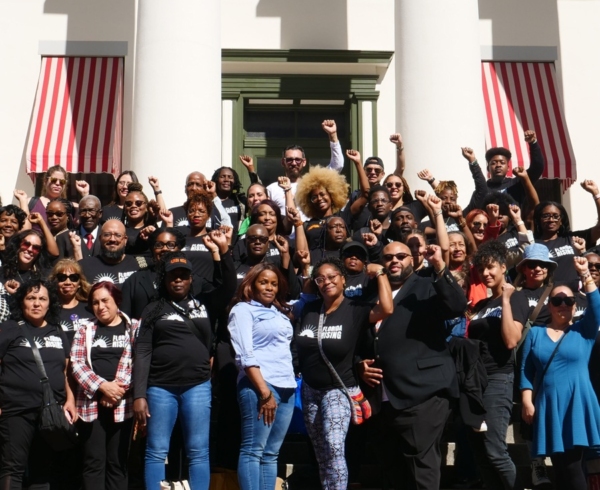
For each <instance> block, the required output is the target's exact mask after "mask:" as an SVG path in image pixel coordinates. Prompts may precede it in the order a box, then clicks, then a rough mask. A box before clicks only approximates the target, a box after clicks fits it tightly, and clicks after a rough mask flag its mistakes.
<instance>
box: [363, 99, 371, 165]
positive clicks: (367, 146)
mask: <svg viewBox="0 0 600 490" xmlns="http://www.w3.org/2000/svg"><path fill="white" fill-rule="evenodd" d="M360 109H361V111H360V113H361V118H360V119H361V125H362V141H361V151H362V155H361V156H362V159H363V161H364V160H365V158H369V157H370V156H373V102H371V101H370V100H361V101H360Z"/></svg>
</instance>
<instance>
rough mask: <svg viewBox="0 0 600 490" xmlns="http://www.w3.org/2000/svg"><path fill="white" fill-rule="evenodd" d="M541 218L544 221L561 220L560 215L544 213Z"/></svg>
mask: <svg viewBox="0 0 600 490" xmlns="http://www.w3.org/2000/svg"><path fill="white" fill-rule="evenodd" d="M540 217H541V218H542V220H544V221H550V220H554V221H558V220H559V219H560V214H553V213H544V214H542V216H540Z"/></svg>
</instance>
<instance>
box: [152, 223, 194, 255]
mask: <svg viewBox="0 0 600 490" xmlns="http://www.w3.org/2000/svg"><path fill="white" fill-rule="evenodd" d="M163 233H170V234H171V235H173V236H174V237H175V242H176V243H177V248H178V249H179V250H181V249H182V248H183V247H185V235H184V234H183V233H182V232H181V230H179V228H172V227H170V226H168V227H166V228H157V229H156V230H154V231H153V232H152V233H151V234H150V236H149V237H148V247H149V248H150V250H154V244H155V243H156V241H157V240H158V237H159V236H160V235H162V234H163Z"/></svg>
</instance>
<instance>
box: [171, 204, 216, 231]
mask: <svg viewBox="0 0 600 490" xmlns="http://www.w3.org/2000/svg"><path fill="white" fill-rule="evenodd" d="M169 211H171V212H172V213H173V226H175V227H177V226H187V227H189V226H190V223H189V221H188V218H187V212H186V211H185V209H184V207H183V206H176V207H174V208H171V209H169ZM163 226H164V224H163ZM219 226H221V215H220V214H219V211H217V208H216V207H214V206H213V209H212V213H211V214H210V218H208V221H207V222H206V227H207V228H209V229H210V228H218V227H219Z"/></svg>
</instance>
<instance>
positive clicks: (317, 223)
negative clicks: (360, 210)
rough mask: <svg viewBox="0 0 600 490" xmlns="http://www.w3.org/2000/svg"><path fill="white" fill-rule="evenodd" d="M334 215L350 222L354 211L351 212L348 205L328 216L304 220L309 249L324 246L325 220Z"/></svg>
mask: <svg viewBox="0 0 600 490" xmlns="http://www.w3.org/2000/svg"><path fill="white" fill-rule="evenodd" d="M332 217H339V218H342V219H343V220H344V221H345V222H346V223H350V221H351V219H352V213H351V212H350V206H349V205H346V207H345V208H344V209H342V210H341V211H338V212H337V213H334V214H333V215H331V216H327V217H326V218H312V219H309V220H308V221H305V222H304V233H305V234H306V241H307V242H308V248H309V250H312V249H318V248H320V247H322V246H323V243H322V240H323V238H324V236H323V232H324V227H325V222H326V221H327V219H329V218H332Z"/></svg>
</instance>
